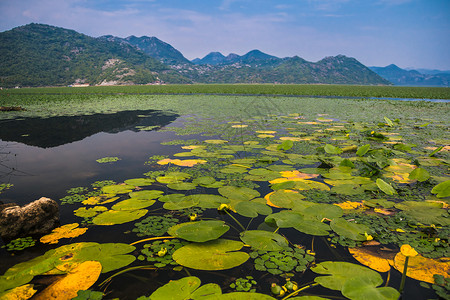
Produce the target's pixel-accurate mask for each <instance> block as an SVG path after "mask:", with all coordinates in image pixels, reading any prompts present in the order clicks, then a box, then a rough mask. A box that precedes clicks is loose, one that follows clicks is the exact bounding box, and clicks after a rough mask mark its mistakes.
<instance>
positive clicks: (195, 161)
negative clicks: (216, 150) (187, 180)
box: [157, 158, 206, 167]
mask: <svg viewBox="0 0 450 300" xmlns="http://www.w3.org/2000/svg"><path fill="white" fill-rule="evenodd" d="M205 163H206V160H203V159H185V160H181V159H170V158H165V159H162V160H159V161H158V162H157V164H159V165H167V164H174V165H177V166H180V167H193V166H195V165H196V164H205Z"/></svg>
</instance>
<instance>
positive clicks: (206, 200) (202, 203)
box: [186, 194, 230, 209]
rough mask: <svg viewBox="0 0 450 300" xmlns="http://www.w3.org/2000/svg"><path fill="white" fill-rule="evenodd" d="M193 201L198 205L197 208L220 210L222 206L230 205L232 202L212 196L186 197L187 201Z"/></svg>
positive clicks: (196, 195) (197, 195)
mask: <svg viewBox="0 0 450 300" xmlns="http://www.w3.org/2000/svg"><path fill="white" fill-rule="evenodd" d="M189 199H192V201H193V202H195V203H198V204H197V206H199V207H201V208H214V209H216V208H218V207H219V206H220V204H223V203H229V202H230V200H229V199H227V198H225V197H222V196H219V195H210V194H195V195H189V196H186V200H189Z"/></svg>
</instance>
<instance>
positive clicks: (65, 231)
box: [40, 223, 87, 244]
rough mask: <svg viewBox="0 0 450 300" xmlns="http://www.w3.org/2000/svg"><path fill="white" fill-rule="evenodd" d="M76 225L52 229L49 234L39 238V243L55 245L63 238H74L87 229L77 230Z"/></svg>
mask: <svg viewBox="0 0 450 300" xmlns="http://www.w3.org/2000/svg"><path fill="white" fill-rule="evenodd" d="M78 226H79V224H78V223H72V224H66V225H63V226H61V227H58V228H55V229H53V231H52V232H51V233H50V234H47V235H44V236H43V237H41V239H40V242H41V243H44V244H57V243H58V242H59V240H60V239H63V238H75V237H77V236H80V235H82V234H84V233H85V232H86V230H87V228H78Z"/></svg>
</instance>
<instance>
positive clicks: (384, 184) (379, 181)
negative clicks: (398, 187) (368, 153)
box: [376, 178, 397, 195]
mask: <svg viewBox="0 0 450 300" xmlns="http://www.w3.org/2000/svg"><path fill="white" fill-rule="evenodd" d="M376 183H377V186H378V187H379V188H380V190H382V191H383V192H384V193H385V194H387V195H394V194H397V192H396V191H395V189H394V188H393V187H392V186H391V185H390V184H389V183H387V182H385V181H384V180H383V179H380V178H378V179H377V181H376Z"/></svg>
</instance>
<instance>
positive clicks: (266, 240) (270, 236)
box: [240, 230, 288, 251]
mask: <svg viewBox="0 0 450 300" xmlns="http://www.w3.org/2000/svg"><path fill="white" fill-rule="evenodd" d="M240 236H241V240H242V241H243V242H244V243H246V244H249V245H250V246H252V248H254V249H256V250H263V251H278V250H283V248H285V247H286V246H288V242H287V240H286V239H285V238H284V237H283V236H281V235H279V234H278V233H274V232H270V231H264V230H247V231H244V232H241V234H240Z"/></svg>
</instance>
